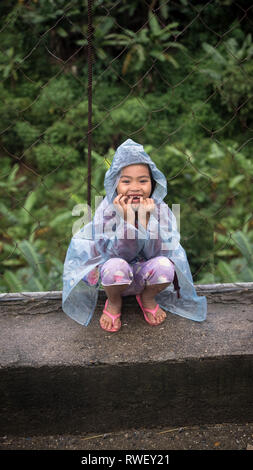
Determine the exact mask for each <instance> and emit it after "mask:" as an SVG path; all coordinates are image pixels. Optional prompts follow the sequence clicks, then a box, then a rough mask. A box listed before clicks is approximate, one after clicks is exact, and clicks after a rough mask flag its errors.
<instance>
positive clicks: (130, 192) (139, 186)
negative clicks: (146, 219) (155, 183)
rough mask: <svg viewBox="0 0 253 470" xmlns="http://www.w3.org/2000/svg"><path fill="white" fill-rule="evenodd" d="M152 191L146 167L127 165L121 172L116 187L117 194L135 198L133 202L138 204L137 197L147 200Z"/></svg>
mask: <svg viewBox="0 0 253 470" xmlns="http://www.w3.org/2000/svg"><path fill="white" fill-rule="evenodd" d="M151 190H152V185H151V178H150V174H149V169H148V165H145V164H139V165H129V166H125V167H124V168H123V169H122V170H121V174H120V180H119V183H118V186H117V194H120V193H121V194H122V195H123V196H129V197H130V196H137V198H136V199H133V202H134V203H136V202H138V196H139V197H140V196H142V197H143V199H146V198H149V197H150V194H151Z"/></svg>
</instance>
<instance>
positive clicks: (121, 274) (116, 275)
mask: <svg viewBox="0 0 253 470" xmlns="http://www.w3.org/2000/svg"><path fill="white" fill-rule="evenodd" d="M100 274H101V282H102V285H103V287H104V290H105V292H106V295H107V297H108V303H107V311H108V312H109V313H111V314H112V315H116V314H117V313H120V312H121V307H122V293H123V292H124V290H126V289H127V288H128V286H129V284H131V283H132V279H133V272H132V270H131V268H130V266H129V265H128V263H127V261H125V260H123V259H121V258H111V259H110V260H108V261H106V262H105V263H104V264H103V266H102V267H101V271H100ZM100 322H101V323H102V326H103V327H104V328H106V329H110V328H111V327H112V319H111V318H110V317H109V316H108V315H106V314H104V313H103V314H102V316H101V319H100ZM119 325H120V318H116V320H115V322H114V327H115V328H118V327H119Z"/></svg>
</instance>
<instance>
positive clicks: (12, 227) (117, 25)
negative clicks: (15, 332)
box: [0, 0, 253, 292]
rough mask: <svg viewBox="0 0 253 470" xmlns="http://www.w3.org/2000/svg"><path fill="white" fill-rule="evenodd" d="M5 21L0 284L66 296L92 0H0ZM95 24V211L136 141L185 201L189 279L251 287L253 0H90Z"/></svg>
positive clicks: (81, 188) (0, 47) (82, 174)
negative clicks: (122, 149) (127, 146)
mask: <svg viewBox="0 0 253 470" xmlns="http://www.w3.org/2000/svg"><path fill="white" fill-rule="evenodd" d="M193 4H194V5H193ZM0 18H1V20H0V21H1V30H0V33H1V41H0V106H1V112H0V125H1V138H0V139H1V140H0V152H1V153H0V158H1V160H0V161H1V166H0V171H1V174H0V191H1V202H0V213H1V219H0V263H1V266H0V270H1V272H0V274H1V277H0V292H18V291H43V290H45V291H46V290H61V289H62V269H63V262H64V258H65V254H66V250H67V247H68V244H69V242H70V239H71V236H72V225H73V223H74V221H76V220H77V219H76V217H74V216H73V215H72V210H73V208H74V207H75V205H77V204H82V203H85V202H86V201H87V127H88V92H87V87H88V66H87V33H88V31H87V22H88V14H87V1H85V0H73V1H71V2H66V1H62V0H54V1H51V0H40V1H38V0H36V1H35V0H31V1H25V0H23V1H21V0H19V1H17V0H15V1H7V2H1V3H0ZM93 26H94V38H93V47H94V50H93V56H94V59H93V127H94V130H93V151H92V193H91V194H92V205H93V209H94V201H95V196H96V195H100V196H103V195H105V190H104V186H103V182H104V175H105V172H106V170H107V169H108V165H109V164H110V161H111V159H112V157H113V154H114V151H115V149H116V147H117V146H118V145H120V144H121V143H122V142H123V141H124V140H126V139H127V138H131V139H133V140H135V141H137V142H139V143H141V144H143V145H144V148H145V150H146V152H147V153H149V154H150V156H151V158H152V159H153V160H154V161H155V163H156V165H157V166H158V168H160V170H161V171H162V172H163V173H164V174H165V175H166V177H167V181H168V196H167V198H166V200H165V202H166V203H167V204H168V205H169V206H170V207H171V206H172V204H180V207H181V219H180V231H181V244H182V246H183V247H184V248H185V250H186V252H187V255H188V259H189V263H190V266H191V269H192V273H193V279H194V282H195V283H197V284H211V283H220V282H221V283H223V282H240V281H241V282H242V281H243V282H247V281H253V248H252V247H253V243H252V242H253V215H252V179H253V162H252V155H251V143H252V130H253V118H252V115H253V113H252V111H253V103H252V91H253V81H252V73H253V60H252V57H253V44H252V35H251V31H252V8H249V2H247V1H245V0H240V2H239V4H238V3H236V2H233V1H231V0H223V1H222V0H219V1H218V0H213V1H211V2H205V1H197V2H188V0H177V1H174V2H166V1H163V0H160V1H158V0H153V1H151V0H150V1H149V2H148V1H144V0H143V1H142V0H138V1H137V0H132V1H131V2H129V1H125V0H121V1H119V2H116V1H109V0H105V1H93ZM79 218H80V217H79Z"/></svg>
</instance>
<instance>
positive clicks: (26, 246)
mask: <svg viewBox="0 0 253 470" xmlns="http://www.w3.org/2000/svg"><path fill="white" fill-rule="evenodd" d="M18 247H19V249H20V252H21V255H22V256H23V257H24V258H25V260H26V261H27V263H28V264H29V266H30V267H31V268H32V269H33V271H34V274H38V275H39V278H40V279H43V278H44V277H45V273H44V270H43V268H42V265H41V261H40V259H39V256H38V253H37V252H36V251H35V249H34V247H33V245H32V244H31V243H30V242H28V241H27V240H23V241H22V242H20V243H19V244H18Z"/></svg>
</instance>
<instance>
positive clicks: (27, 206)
mask: <svg viewBox="0 0 253 470" xmlns="http://www.w3.org/2000/svg"><path fill="white" fill-rule="evenodd" d="M36 200H37V194H36V192H35V191H32V192H31V193H30V194H29V195H28V196H27V198H26V200H25V203H24V206H23V208H22V209H23V212H22V218H23V223H24V224H27V223H28V222H29V220H30V217H31V215H30V214H29V212H30V211H31V209H32V207H33V206H34V204H35V202H36Z"/></svg>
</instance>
